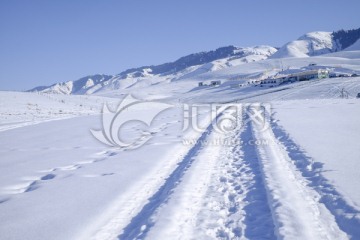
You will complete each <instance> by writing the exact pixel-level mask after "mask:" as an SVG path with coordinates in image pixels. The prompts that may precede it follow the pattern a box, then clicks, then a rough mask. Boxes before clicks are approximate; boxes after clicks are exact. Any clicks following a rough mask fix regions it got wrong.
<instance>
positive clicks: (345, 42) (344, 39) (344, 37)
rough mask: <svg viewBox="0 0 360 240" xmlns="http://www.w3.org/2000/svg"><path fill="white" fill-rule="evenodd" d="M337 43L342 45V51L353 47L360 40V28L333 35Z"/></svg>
mask: <svg viewBox="0 0 360 240" xmlns="http://www.w3.org/2000/svg"><path fill="white" fill-rule="evenodd" d="M332 35H333V38H334V40H335V41H337V42H338V43H340V44H341V49H345V48H347V47H350V46H351V45H353V44H354V43H355V42H356V41H357V40H358V39H359V38H360V28H358V29H351V30H343V29H342V30H339V31H336V32H333V33H332Z"/></svg>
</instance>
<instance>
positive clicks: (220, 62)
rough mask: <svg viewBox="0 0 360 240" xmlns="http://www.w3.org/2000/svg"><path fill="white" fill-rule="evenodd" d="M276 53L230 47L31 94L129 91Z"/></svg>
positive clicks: (266, 48) (260, 48)
mask: <svg viewBox="0 0 360 240" xmlns="http://www.w3.org/2000/svg"><path fill="white" fill-rule="evenodd" d="M276 51H277V50H276V49H275V48H273V47H270V46H256V47H246V48H241V47H235V46H228V47H222V48H218V49H216V50H214V51H209V52H200V53H195V54H191V55H188V56H185V57H182V58H180V59H178V60H176V61H174V62H170V63H165V64H161V65H156V66H143V67H139V68H132V69H128V70H126V71H123V72H121V73H120V74H117V75H103V74H98V75H91V76H86V77H83V78H81V79H79V80H76V81H67V82H62V83H57V84H54V85H51V86H48V87H46V86H41V87H36V88H33V89H31V90H29V91H31V92H44V93H58V94H92V93H95V92H97V91H99V90H101V89H107V90H109V89H112V90H114V89H126V88H130V87H132V88H135V87H136V86H145V85H150V84H156V83H158V82H159V81H167V80H172V81H175V80H179V79H183V78H186V77H193V76H196V75H199V74H203V73H206V72H212V71H217V70H220V69H224V68H227V67H231V66H236V65H240V64H244V63H248V62H255V61H259V60H264V59H266V58H268V57H269V56H271V55H272V54H274V53H275V52H276Z"/></svg>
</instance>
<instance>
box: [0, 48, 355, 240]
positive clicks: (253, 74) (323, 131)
mask: <svg viewBox="0 0 360 240" xmlns="http://www.w3.org/2000/svg"><path fill="white" fill-rule="evenodd" d="M351 50H352V51H346V52H338V53H331V54H326V55H322V56H316V57H308V56H306V57H304V58H283V59H281V62H280V61H279V59H267V60H262V59H255V60H256V61H255V62H252V60H254V59H248V60H249V61H248V63H246V62H247V60H246V61H245V60H244V62H241V63H239V62H234V64H233V65H231V64H230V65H229V63H230V62H231V61H230V60H229V59H226V60H224V61H221V60H217V61H215V62H212V63H207V64H206V66H202V67H199V66H198V67H191V68H189V69H185V70H183V71H184V72H182V73H181V74H179V75H178V76H171V77H169V76H168V77H164V76H148V77H146V76H145V77H141V78H139V79H137V80H136V81H135V80H134V79H131V80H130V79H128V80H126V79H125V80H124V82H123V84H124V85H123V87H119V88H118V89H116V88H114V86H108V87H104V88H103V89H101V90H99V91H97V92H96V95H77V96H71V95H70V96H68V95H59V94H44V93H17V92H0V116H1V118H0V156H1V158H0V223H1V224H0V239H31V240H35V239H36V240H38V239H101V240H103V239H360V192H359V190H358V189H359V187H358V186H359V185H360V175H359V173H358V170H359V169H360V163H359V159H360V150H359V149H360V143H359V139H360V125H359V124H358V123H359V122H360V112H359V111H360V110H359V109H360V100H359V99H357V98H356V95H357V93H359V92H360V77H351V78H350V77H339V78H327V79H322V80H311V81H304V82H297V83H291V84H284V85H280V86H277V87H272V88H268V87H259V86H254V85H252V84H247V82H249V81H252V80H256V79H262V78H265V77H268V76H273V75H275V74H276V73H277V72H280V71H281V69H282V68H285V69H287V68H288V71H295V70H296V69H300V68H303V67H308V65H309V64H310V63H316V64H317V66H322V67H327V68H329V69H330V68H331V69H333V70H334V71H335V70H336V71H339V72H347V73H358V72H359V71H360V58H359V57H360V54H359V51H357V50H356V49H355V50H353V49H351ZM261 57H262V56H260V57H259V58H261ZM251 58H256V57H254V56H252V57H251ZM233 61H242V60H239V59H237V60H233ZM225 65H226V67H224V66H225ZM212 80H221V81H222V84H221V85H220V86H217V87H210V86H204V87H199V86H198V82H200V81H203V82H206V83H207V82H210V81H212ZM119 81H120V82H121V80H119ZM239 84H243V85H244V86H241V87H240V86H239ZM234 85H237V86H234ZM344 92H346V96H347V98H342V97H341V96H344ZM129 93H132V94H133V95H134V96H135V97H137V98H138V99H140V100H142V101H141V102H142V103H146V104H145V107H142V108H136V107H135V108H132V105H128V106H127V108H125V109H124V111H123V112H122V114H125V115H126V116H127V117H129V116H130V118H131V119H138V120H141V119H143V118H144V117H145V116H151V115H153V114H154V113H157V112H158V111H159V109H158V108H157V106H158V105H156V104H155V105H153V104H152V103H153V102H154V101H155V100H156V101H158V103H159V102H160V103H161V104H167V105H169V106H170V107H169V109H167V110H164V111H162V112H161V113H159V114H158V115H156V117H155V119H154V121H153V122H151V126H150V129H147V128H146V126H145V125H144V124H143V123H141V122H133V123H131V124H129V125H125V126H124V129H123V131H122V132H121V134H120V135H121V136H123V137H125V139H127V140H128V141H131V140H132V139H137V137H138V136H140V135H139V134H142V133H143V131H144V130H148V132H147V135H145V136H147V137H149V136H150V138H149V140H148V141H147V142H145V144H144V145H142V146H139V147H138V148H136V149H128V148H126V147H122V148H116V147H110V146H107V145H105V144H103V143H101V142H100V141H98V140H97V139H96V138H95V137H94V136H93V135H92V133H91V131H90V130H91V129H95V130H96V129H101V127H102V126H103V125H104V126H105V127H106V123H107V122H106V121H107V120H106V118H103V117H102V115H101V114H100V113H101V110H102V109H103V104H104V103H108V105H109V108H110V110H111V111H114V110H115V109H116V106H117V104H118V103H119V102H120V100H121V98H123V97H124V96H126V94H129ZM259 102H260V103H266V106H267V107H268V108H267V109H266V110H267V113H268V114H267V118H264V119H262V118H260V119H259V118H257V117H256V116H254V115H252V113H253V112H252V111H250V110H251V109H252V110H254V109H255V110H259V109H258V108H257V107H258V106H259V105H253V104H254V103H259ZM129 103H130V102H129ZM133 103H134V102H133ZM199 103H201V104H202V105H201V107H200V106H199V105H196V104H199ZM210 103H213V104H219V103H227V104H232V105H231V106H232V107H235V106H237V107H238V110H239V109H241V114H237V115H236V117H237V120H239V122H241V123H242V125H241V126H240V127H238V128H236V129H233V130H232V131H223V132H222V131H217V130H218V129H217V127H216V125H214V124H213V123H214V122H215V119H222V118H223V117H224V116H225V117H226V116H228V117H229V116H234V115H231V114H232V112H231V111H230V109H231V108H224V109H222V110H223V111H219V112H218V113H217V118H215V117H216V116H215V115H210V113H211V105H209V104H210ZM191 104H195V105H193V106H196V108H195V109H196V110H199V111H198V112H197V113H196V114H195V116H197V120H199V122H200V123H201V124H200V126H201V128H200V129H198V130H196V128H195V127H194V126H193V127H192V128H188V129H187V130H186V131H183V128H184V124H185V126H186V123H185V122H186V121H184V119H186V118H187V116H188V115H187V114H188V113H189V111H190V110H191V111H194V109H193V108H191V106H192V105H191ZM249 104H250V105H249ZM213 106H214V105H213ZM252 106H255V108H254V109H253V108H252ZM229 114H230V115H229ZM105 116H109V115H105ZM117 116H118V115H115V116H114V119H115V118H116V117H117ZM104 119H105V120H104ZM55 120H56V121H55ZM103 121H104V122H103ZM260 123H261V125H259V124H260ZM193 124H195V123H194V122H193ZM114 125H115V126H116V122H114V124H113V125H111V127H114ZM105 130H106V129H105ZM117 133H118V132H116V129H115V131H113V132H110V133H109V132H106V131H105V132H104V134H105V135H106V136H110V137H109V138H108V139H110V141H109V142H110V143H118V142H116V141H113V140H114V138H113V135H114V134H117ZM111 134H112V135H111ZM115 140H116V139H115ZM117 141H120V140H119V139H117Z"/></svg>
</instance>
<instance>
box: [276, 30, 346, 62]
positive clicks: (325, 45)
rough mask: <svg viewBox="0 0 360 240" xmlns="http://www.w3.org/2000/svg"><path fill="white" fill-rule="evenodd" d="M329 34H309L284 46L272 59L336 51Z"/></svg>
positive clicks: (335, 45)
mask: <svg viewBox="0 0 360 240" xmlns="http://www.w3.org/2000/svg"><path fill="white" fill-rule="evenodd" d="M338 49H340V48H339V46H338V45H337V43H336V42H335V41H334V40H333V37H332V33H331V32H311V33H307V34H305V35H303V36H301V37H300V38H299V39H297V40H295V41H292V42H289V43H287V44H285V45H284V46H283V47H281V48H280V49H279V51H277V53H275V54H274V55H273V56H272V58H285V57H308V56H316V55H321V54H325V53H331V52H335V51H337V50H338Z"/></svg>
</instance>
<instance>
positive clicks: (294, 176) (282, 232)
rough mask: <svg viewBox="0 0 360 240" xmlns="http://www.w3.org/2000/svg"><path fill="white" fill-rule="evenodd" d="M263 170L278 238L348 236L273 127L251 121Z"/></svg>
mask: <svg viewBox="0 0 360 240" xmlns="http://www.w3.org/2000/svg"><path fill="white" fill-rule="evenodd" d="M252 126H253V136H254V139H255V140H257V141H259V142H264V140H266V144H261V145H257V152H258V157H259V160H260V163H261V170H262V174H263V176H264V179H265V184H266V185H265V186H266V190H267V193H268V196H269V200H270V201H269V203H270V206H271V211H272V215H273V219H274V223H275V227H276V235H277V237H278V238H279V239H347V236H346V234H345V233H344V232H342V231H341V230H340V229H339V227H338V225H337V223H336V221H335V219H334V216H333V215H332V214H331V213H330V212H329V211H328V210H327V209H326V207H325V206H324V205H323V204H321V203H320V202H319V200H320V196H319V195H318V194H317V192H315V191H314V190H313V189H311V188H309V187H308V186H307V185H308V182H307V180H306V179H304V178H303V177H302V176H301V174H300V173H299V172H298V171H296V167H295V166H294V164H293V162H292V160H291V158H290V157H289V156H288V154H287V153H286V151H285V150H284V146H283V145H282V144H281V143H279V142H277V141H276V138H275V136H274V133H273V131H272V129H271V128H270V127H267V128H265V129H263V126H261V125H259V124H257V123H255V122H252Z"/></svg>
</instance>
